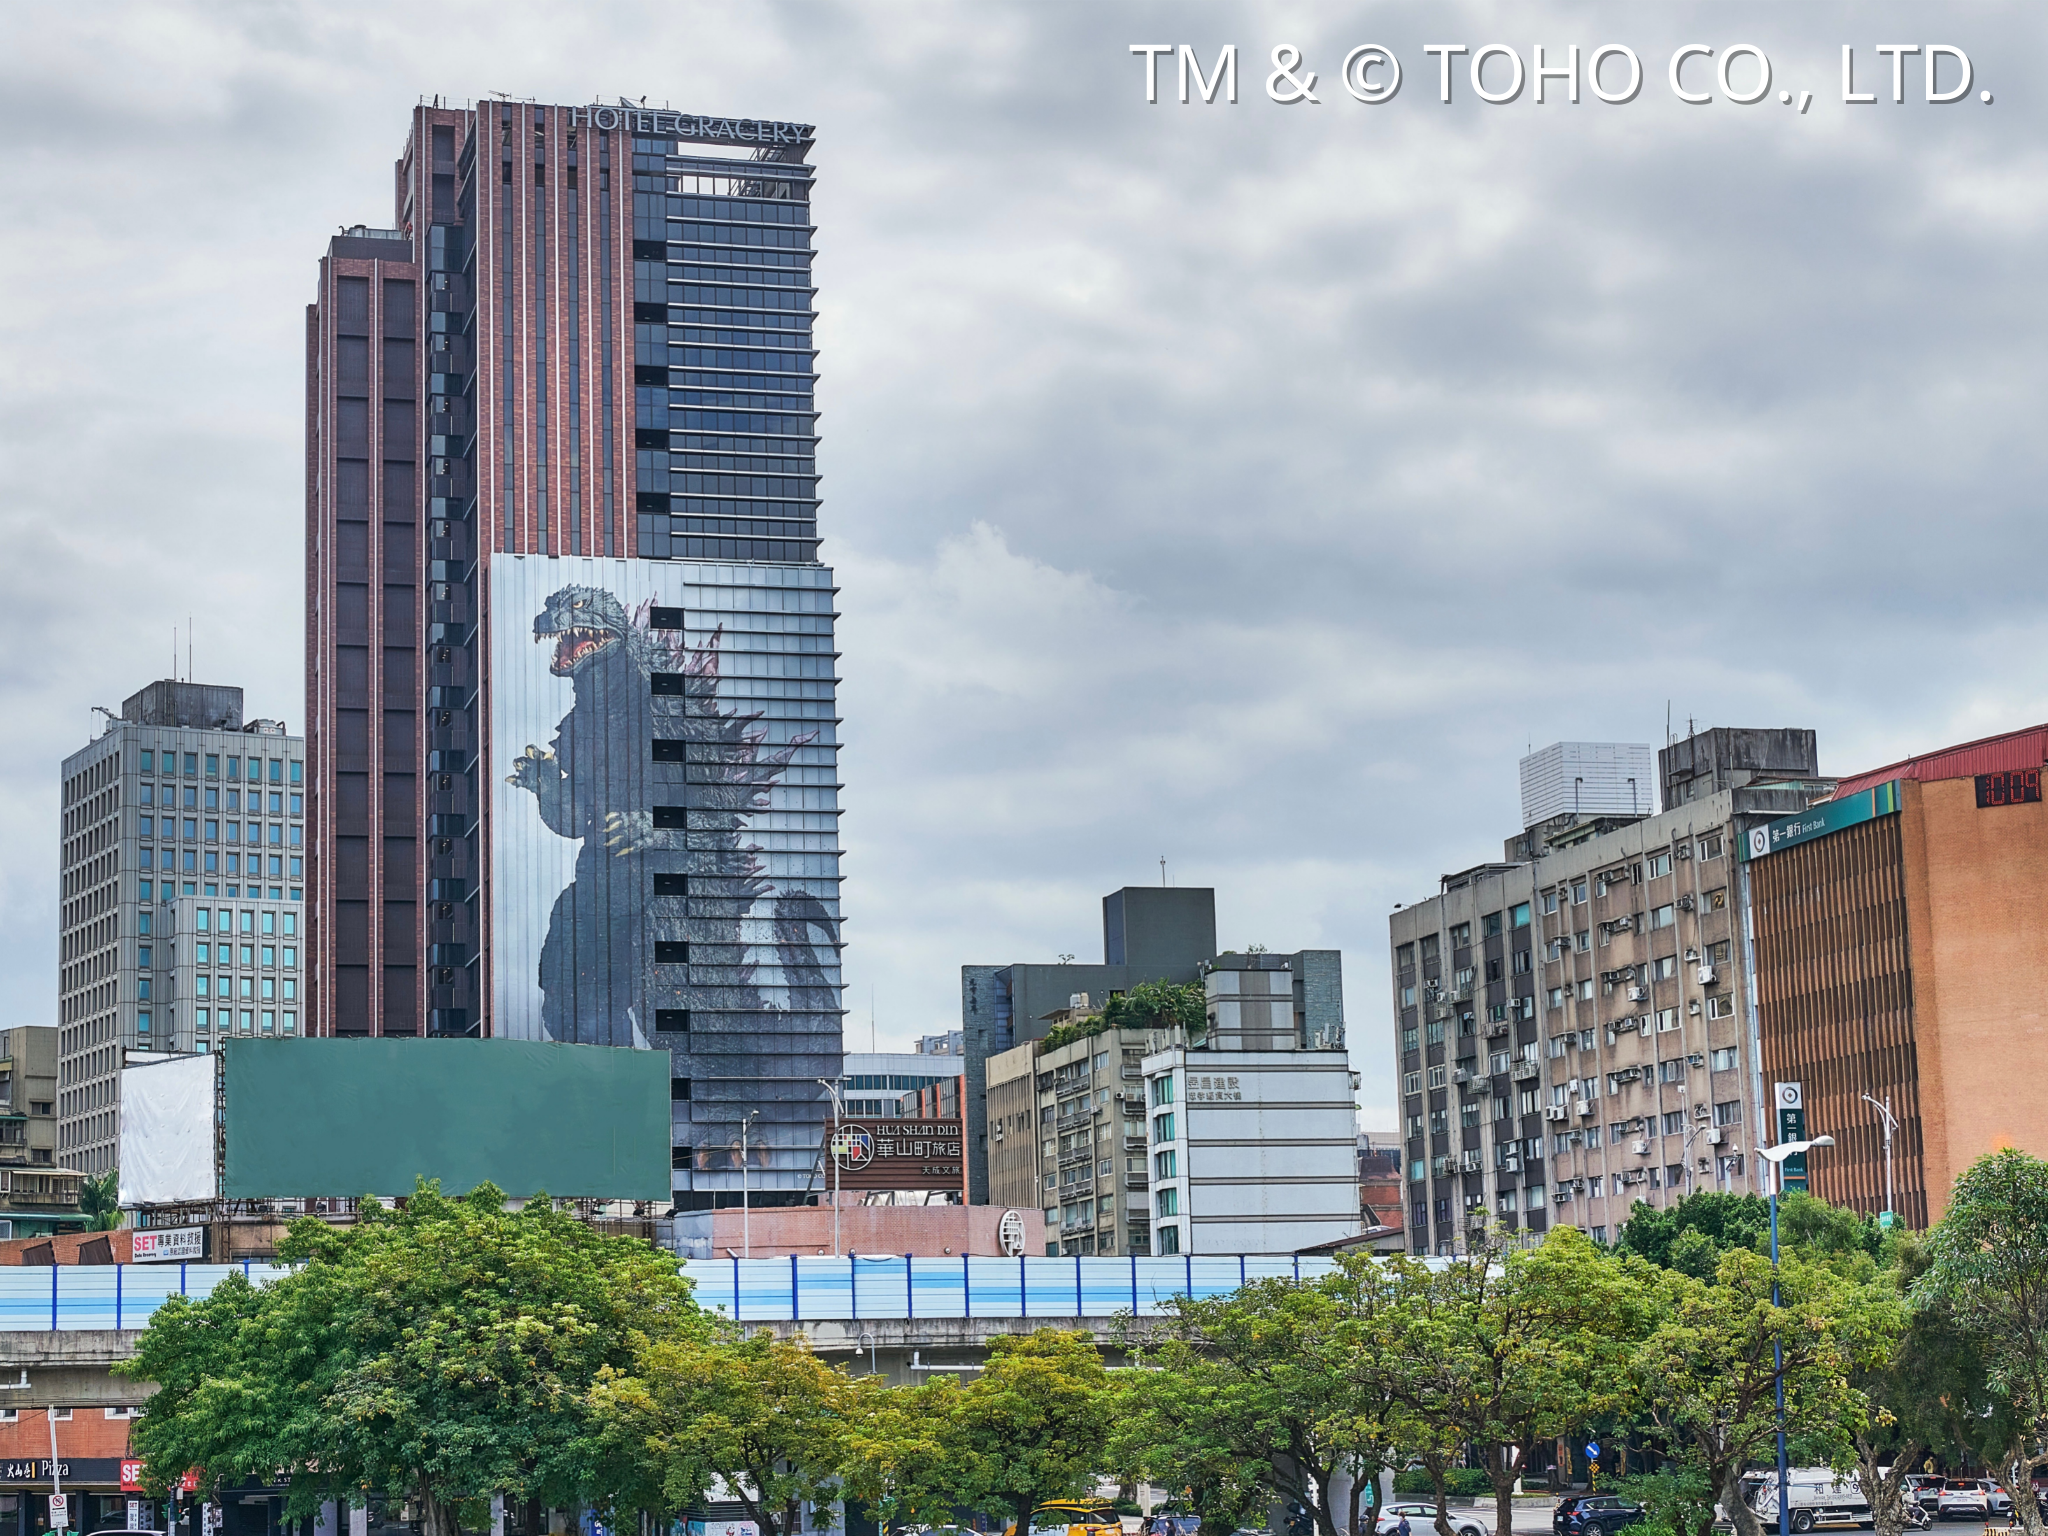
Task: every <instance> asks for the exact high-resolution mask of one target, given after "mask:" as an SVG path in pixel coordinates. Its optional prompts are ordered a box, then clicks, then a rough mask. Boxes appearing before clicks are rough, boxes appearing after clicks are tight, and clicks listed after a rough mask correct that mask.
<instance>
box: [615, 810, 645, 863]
mask: <svg viewBox="0 0 2048 1536" xmlns="http://www.w3.org/2000/svg"><path fill="white" fill-rule="evenodd" d="M604 841H605V846H606V847H607V848H609V849H611V850H612V852H613V853H614V854H615V855H616V856H618V857H619V858H624V857H625V856H626V855H627V854H629V853H638V852H639V851H640V850H641V849H643V848H646V847H649V846H651V845H652V844H653V842H654V818H653V817H652V816H650V815H649V814H648V813H647V812H646V811H612V812H611V813H609V814H608V815H607V816H606V817H605V819H604Z"/></svg>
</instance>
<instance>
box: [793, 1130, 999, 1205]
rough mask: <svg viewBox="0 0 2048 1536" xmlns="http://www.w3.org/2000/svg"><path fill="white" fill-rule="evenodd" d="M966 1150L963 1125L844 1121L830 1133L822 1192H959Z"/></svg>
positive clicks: (964, 1167) (964, 1166)
mask: <svg viewBox="0 0 2048 1536" xmlns="http://www.w3.org/2000/svg"><path fill="white" fill-rule="evenodd" d="M962 1145H963V1143H962V1139H961V1127H960V1122H959V1121H958V1120H842V1121H840V1122H839V1124H838V1125H837V1126H836V1127H829V1126H828V1127H827V1128H826V1136H825V1155H824V1157H823V1158H822V1159H821V1160H820V1165H819V1166H820V1168H821V1169H822V1171H823V1176H824V1185H823V1187H824V1188H826V1189H830V1188H832V1187H833V1180H834V1179H835V1178H836V1179H837V1180H838V1187H839V1188H841V1189H946V1190H953V1189H960V1188H962V1187H963V1186H964V1182H965V1179H966V1170H967V1162H966V1159H965V1157H963V1156H962V1154H961V1147H962ZM835 1166H836V1172H835Z"/></svg>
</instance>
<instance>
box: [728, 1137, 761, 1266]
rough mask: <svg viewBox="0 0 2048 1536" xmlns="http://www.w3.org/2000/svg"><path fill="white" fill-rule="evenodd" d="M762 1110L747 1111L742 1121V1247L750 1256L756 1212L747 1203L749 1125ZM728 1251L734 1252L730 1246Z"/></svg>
mask: <svg viewBox="0 0 2048 1536" xmlns="http://www.w3.org/2000/svg"><path fill="white" fill-rule="evenodd" d="M760 1114H761V1111H759V1110H758V1109H753V1110H749V1111H747V1118H746V1119H744V1120H742V1121H741V1122H740V1249H741V1251H742V1252H743V1253H745V1255H746V1256H747V1257H748V1258H750V1259H751V1258H752V1257H753V1256H754V1212H753V1209H752V1208H751V1207H750V1206H749V1205H748V1204H747V1127H749V1126H750V1125H752V1124H753V1123H754V1121H755V1120H757V1119H758V1118H759V1117H760ZM726 1252H727V1253H730V1252H732V1250H731V1249H730V1248H728V1249H726Z"/></svg>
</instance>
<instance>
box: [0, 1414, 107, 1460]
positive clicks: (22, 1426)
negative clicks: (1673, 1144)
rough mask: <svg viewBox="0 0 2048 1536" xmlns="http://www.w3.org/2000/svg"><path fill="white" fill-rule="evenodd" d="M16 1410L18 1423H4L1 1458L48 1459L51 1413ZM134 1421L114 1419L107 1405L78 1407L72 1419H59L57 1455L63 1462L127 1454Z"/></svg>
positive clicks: (2, 1425)
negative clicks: (129, 1428)
mask: <svg viewBox="0 0 2048 1536" xmlns="http://www.w3.org/2000/svg"><path fill="white" fill-rule="evenodd" d="M60 1411H61V1410H60ZM16 1413H17V1417H16V1420H15V1422H14V1423H12V1424H0V1461H47V1460H48V1459H49V1455H50V1419H49V1414H48V1412H47V1411H46V1410H44V1409H41V1408H22V1409H18V1410H16ZM132 1422H133V1421H132V1420H130V1419H127V1418H119V1419H110V1418H108V1417H107V1411H106V1409H104V1408H74V1409H72V1410H71V1417H70V1418H68V1419H59V1420H58V1421H57V1458H58V1460H60V1461H63V1460H67V1459H71V1458H77V1459H80V1460H83V1459H84V1458H86V1457H88V1456H115V1457H119V1456H126V1455H127V1454H128V1427H129V1425H130V1424H131V1423H132Z"/></svg>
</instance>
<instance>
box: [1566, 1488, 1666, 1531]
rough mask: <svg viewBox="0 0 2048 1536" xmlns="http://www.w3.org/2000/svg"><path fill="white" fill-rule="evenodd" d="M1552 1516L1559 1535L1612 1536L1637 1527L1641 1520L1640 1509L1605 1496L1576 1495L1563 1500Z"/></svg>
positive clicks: (1639, 1506) (1641, 1511)
mask: <svg viewBox="0 0 2048 1536" xmlns="http://www.w3.org/2000/svg"><path fill="white" fill-rule="evenodd" d="M1564 1502H1565V1503H1567V1504H1569V1505H1571V1508H1570V1509H1566V1508H1564V1506H1563V1505H1562V1504H1561V1505H1559V1507H1558V1512H1557V1513H1556V1514H1555V1515H1553V1516H1552V1517H1551V1519H1552V1529H1553V1530H1555V1531H1556V1532H1557V1533H1558V1536H1614V1533H1615V1532H1616V1531H1620V1530H1625V1529H1627V1528H1628V1527H1629V1526H1631V1525H1636V1524H1638V1523H1640V1522H1641V1520H1642V1518H1643V1506H1642V1505H1640V1504H1631V1503H1629V1501H1628V1500H1627V1499H1617V1498H1614V1497H1612V1496H1610V1495H1608V1494H1590V1493H1589V1494H1579V1495H1577V1496H1575V1497H1573V1498H1571V1499H1567V1500H1565V1501H1564Z"/></svg>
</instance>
